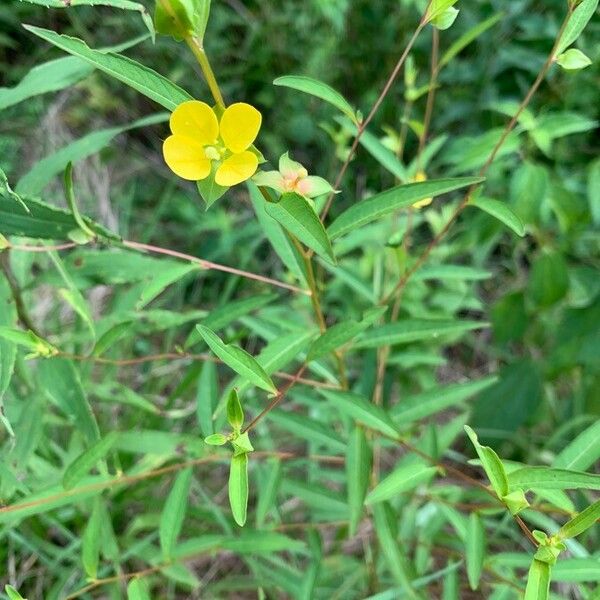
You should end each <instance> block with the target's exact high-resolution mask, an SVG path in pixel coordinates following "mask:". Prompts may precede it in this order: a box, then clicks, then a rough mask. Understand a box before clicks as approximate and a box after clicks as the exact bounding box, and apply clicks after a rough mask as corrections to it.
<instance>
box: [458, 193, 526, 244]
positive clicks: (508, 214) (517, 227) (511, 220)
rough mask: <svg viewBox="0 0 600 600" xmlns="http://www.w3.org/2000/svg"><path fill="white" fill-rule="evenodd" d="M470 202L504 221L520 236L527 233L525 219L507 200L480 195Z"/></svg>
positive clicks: (471, 204)
mask: <svg viewBox="0 0 600 600" xmlns="http://www.w3.org/2000/svg"><path fill="white" fill-rule="evenodd" d="M469 204H470V206H476V207H477V208H480V209H481V210H483V211H484V212H486V213H488V215H491V216H492V217H494V218H496V219H498V221H501V222H502V223H504V224H505V225H506V226H507V227H508V228H509V229H512V230H513V231H514V232H515V233H516V234H517V235H518V236H520V237H523V236H524V235H525V225H524V224H523V221H521V219H520V217H519V216H518V215H517V214H516V213H515V212H514V211H513V209H512V208H511V207H510V206H509V205H508V204H507V203H506V202H500V201H499V200H493V199H492V198H485V197H482V196H479V197H477V198H473V200H471V202H470V203H469Z"/></svg>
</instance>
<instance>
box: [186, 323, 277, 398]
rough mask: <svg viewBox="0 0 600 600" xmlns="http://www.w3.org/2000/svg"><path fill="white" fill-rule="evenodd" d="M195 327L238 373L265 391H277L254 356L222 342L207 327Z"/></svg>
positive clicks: (213, 349) (274, 392)
mask: <svg viewBox="0 0 600 600" xmlns="http://www.w3.org/2000/svg"><path fill="white" fill-rule="evenodd" d="M196 328H197V329H198V331H199V332H200V335H201V336H202V337H203V338H204V341H205V342H206V343H207V344H208V346H209V347H210V349H211V350H212V351H213V352H214V353H215V354H216V355H217V356H218V357H219V358H220V359H221V360H222V361H223V362H224V363H225V364H226V365H227V366H229V367H231V368H232V369H233V370H234V371H235V372H236V373H237V374H238V375H241V376H242V377H245V378H246V379H247V380H248V381H250V382H251V383H253V384H254V385H256V386H257V387H259V388H261V389H263V390H266V391H267V392H271V393H272V394H276V393H277V388H276V387H275V385H274V384H273V382H272V381H271V378H270V377H269V376H268V375H267V374H266V373H265V371H264V369H263V368H262V367H261V366H260V365H259V364H258V362H256V360H255V359H254V357H252V356H250V354H248V353H247V352H246V351H245V350H242V349H241V348H240V347H238V346H234V345H232V344H225V343H223V342H222V341H221V339H220V338H219V336H218V335H217V334H216V333H214V332H213V331H211V330H210V329H209V328H208V327H205V326H204V325H196Z"/></svg>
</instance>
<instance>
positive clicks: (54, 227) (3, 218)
mask: <svg viewBox="0 0 600 600" xmlns="http://www.w3.org/2000/svg"><path fill="white" fill-rule="evenodd" d="M17 198H18V199H19V201H20V203H19V204H17V203H16V202H15V201H14V198H11V197H7V196H5V195H3V194H2V189H0V233H2V234H4V235H17V236H22V237H31V238H38V239H46V240H66V239H68V238H69V234H70V233H71V231H72V230H73V229H77V223H76V221H75V219H74V218H73V215H72V214H71V213H70V212H68V211H66V210H62V209H60V208H55V207H53V206H50V205H49V204H46V203H44V202H41V201H39V200H33V199H31V198H22V197H21V196H17ZM84 219H85V222H86V223H87V225H88V226H89V227H90V228H91V229H92V230H93V231H94V233H95V234H96V235H98V236H100V237H104V238H106V237H109V238H111V239H114V240H116V239H118V237H117V236H116V235H115V234H114V233H111V232H109V231H108V230H107V229H105V228H104V227H102V226H101V225H98V224H97V223H94V222H93V221H90V220H89V219H88V218H86V217H84Z"/></svg>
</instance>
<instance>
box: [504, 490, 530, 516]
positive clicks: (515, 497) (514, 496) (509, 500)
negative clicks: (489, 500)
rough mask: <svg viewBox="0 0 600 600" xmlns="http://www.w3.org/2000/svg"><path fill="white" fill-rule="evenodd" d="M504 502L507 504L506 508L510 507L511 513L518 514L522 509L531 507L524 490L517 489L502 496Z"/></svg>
mask: <svg viewBox="0 0 600 600" xmlns="http://www.w3.org/2000/svg"><path fill="white" fill-rule="evenodd" d="M502 502H504V504H506V508H508V510H509V511H510V514H511V515H518V514H519V513H520V512H521V511H523V510H525V509H526V508H528V507H529V502H528V501H527V498H526V497H525V492H524V491H523V490H515V491H514V492H511V493H510V494H506V495H504V496H502Z"/></svg>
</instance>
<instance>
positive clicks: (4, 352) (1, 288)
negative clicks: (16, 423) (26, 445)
mask: <svg viewBox="0 0 600 600" xmlns="http://www.w3.org/2000/svg"><path fill="white" fill-rule="evenodd" d="M0 306H2V307H3V310H1V311H0V328H4V327H6V328H8V329H9V330H12V329H13V328H15V327H16V325H17V311H16V309H15V306H14V302H12V292H11V290H10V286H9V285H8V281H7V280H6V277H1V278H0ZM16 359H17V346H16V344H14V343H13V342H12V341H10V340H8V339H5V338H4V337H2V336H1V335H0V421H1V422H2V423H3V424H4V426H5V427H6V429H7V431H8V433H9V434H10V435H13V431H12V427H11V425H10V422H9V421H8V419H7V417H6V416H5V413H4V403H3V397H4V394H5V393H6V390H7V389H8V386H9V384H10V381H11V379H12V376H13V373H14V369H15V362H16Z"/></svg>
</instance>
